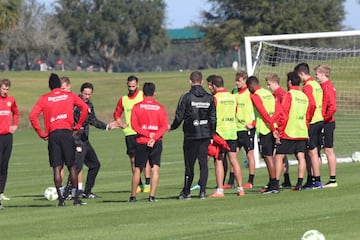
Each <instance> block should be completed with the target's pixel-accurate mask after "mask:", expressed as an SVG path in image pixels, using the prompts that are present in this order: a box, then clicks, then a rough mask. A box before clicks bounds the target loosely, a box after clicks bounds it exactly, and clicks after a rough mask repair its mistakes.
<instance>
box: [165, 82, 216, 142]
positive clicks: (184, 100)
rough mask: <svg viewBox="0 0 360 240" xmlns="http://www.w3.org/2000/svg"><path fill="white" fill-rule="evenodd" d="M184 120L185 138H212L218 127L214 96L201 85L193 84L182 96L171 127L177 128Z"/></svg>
mask: <svg viewBox="0 0 360 240" xmlns="http://www.w3.org/2000/svg"><path fill="white" fill-rule="evenodd" d="M182 121H184V124H183V131H184V138H186V139H204V138H212V136H213V134H214V132H215V128H216V107H215V103H214V98H213V96H212V95H211V94H209V93H208V92H206V91H205V90H204V88H203V87H202V86H201V85H195V86H192V87H191V89H190V91H189V92H187V93H185V94H184V95H182V96H181V97H180V100H179V103H178V106H177V109H176V113H175V119H174V121H173V123H172V124H171V127H170V129H171V130H173V129H176V128H177V127H179V125H180V124H181V122H182Z"/></svg>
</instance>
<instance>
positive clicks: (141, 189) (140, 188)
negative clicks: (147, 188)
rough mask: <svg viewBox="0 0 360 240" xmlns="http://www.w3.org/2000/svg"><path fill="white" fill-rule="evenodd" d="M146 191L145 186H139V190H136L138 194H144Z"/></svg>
mask: <svg viewBox="0 0 360 240" xmlns="http://www.w3.org/2000/svg"><path fill="white" fill-rule="evenodd" d="M143 191H144V185H139V186H137V188H136V193H141V192H143Z"/></svg>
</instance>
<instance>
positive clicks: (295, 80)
mask: <svg viewBox="0 0 360 240" xmlns="http://www.w3.org/2000/svg"><path fill="white" fill-rule="evenodd" d="M287 80H288V81H290V82H291V85H293V86H299V85H300V83H301V79H300V77H299V74H297V73H296V72H288V73H287Z"/></svg>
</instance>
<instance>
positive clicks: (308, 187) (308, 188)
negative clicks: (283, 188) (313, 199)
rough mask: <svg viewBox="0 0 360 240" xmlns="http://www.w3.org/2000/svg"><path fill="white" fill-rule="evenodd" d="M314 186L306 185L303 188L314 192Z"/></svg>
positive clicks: (311, 184)
mask: <svg viewBox="0 0 360 240" xmlns="http://www.w3.org/2000/svg"><path fill="white" fill-rule="evenodd" d="M313 186H314V184H313V183H306V184H305V185H304V186H302V188H303V189H305V190H312V189H314V188H313Z"/></svg>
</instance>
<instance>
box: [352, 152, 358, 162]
mask: <svg viewBox="0 0 360 240" xmlns="http://www.w3.org/2000/svg"><path fill="white" fill-rule="evenodd" d="M351 159H352V160H353V162H360V152H354V153H353V154H352V156H351Z"/></svg>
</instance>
